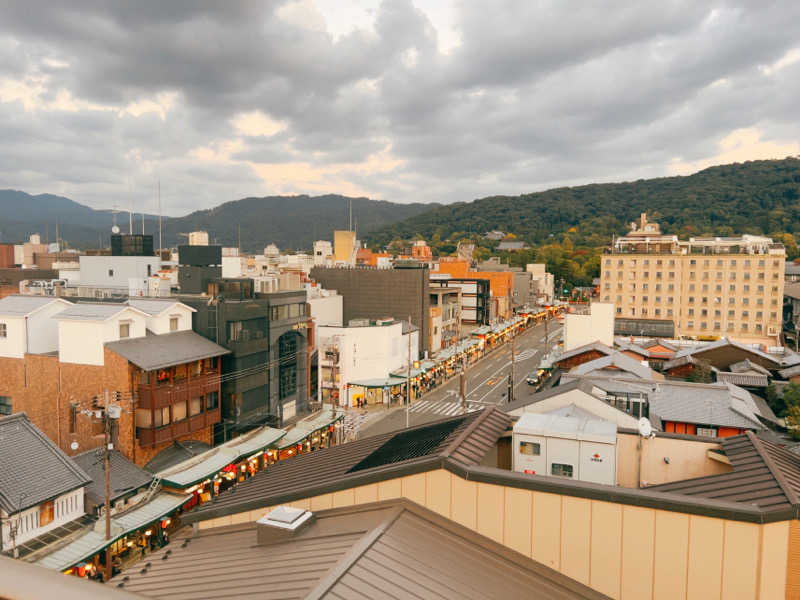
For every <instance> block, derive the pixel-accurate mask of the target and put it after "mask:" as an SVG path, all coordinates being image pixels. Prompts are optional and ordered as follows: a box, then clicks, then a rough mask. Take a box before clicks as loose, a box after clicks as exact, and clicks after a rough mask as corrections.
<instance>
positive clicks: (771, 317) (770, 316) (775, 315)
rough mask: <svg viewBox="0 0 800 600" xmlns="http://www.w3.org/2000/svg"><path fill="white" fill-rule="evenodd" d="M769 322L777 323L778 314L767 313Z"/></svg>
mask: <svg viewBox="0 0 800 600" xmlns="http://www.w3.org/2000/svg"><path fill="white" fill-rule="evenodd" d="M769 320H770V321H777V320H778V313H776V312H771V313H769Z"/></svg>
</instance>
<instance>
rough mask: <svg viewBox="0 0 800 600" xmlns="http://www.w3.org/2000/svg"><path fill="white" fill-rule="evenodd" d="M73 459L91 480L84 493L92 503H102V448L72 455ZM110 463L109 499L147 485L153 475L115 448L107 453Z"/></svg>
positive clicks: (103, 475) (103, 469)
mask: <svg viewBox="0 0 800 600" xmlns="http://www.w3.org/2000/svg"><path fill="white" fill-rule="evenodd" d="M72 460H74V461H75V462H76V463H77V464H78V466H79V467H81V469H83V470H84V471H85V472H86V473H87V474H88V475H89V477H91V478H92V482H91V483H90V484H89V486H88V487H87V488H86V495H87V496H88V497H89V500H90V501H92V502H93V503H94V504H102V503H103V502H104V500H105V493H106V491H105V489H106V488H105V468H104V464H103V463H104V461H103V450H102V448H100V449H94V450H88V451H87V452H83V453H81V454H78V455H77V456H73V457H72ZM109 462H110V464H111V470H110V473H111V486H110V487H111V501H112V502H113V501H114V500H116V499H117V498H120V497H121V496H124V495H125V494H127V493H129V492H131V491H133V490H136V489H138V488H140V487H144V486H146V485H149V484H150V482H151V481H152V480H153V476H152V475H151V474H150V473H148V472H147V471H144V470H143V469H140V468H139V467H137V466H136V465H135V464H133V463H132V462H131V461H129V460H128V459H127V458H125V457H124V456H123V455H122V454H120V453H119V452H118V451H117V450H114V451H112V452H111V453H110V454H109Z"/></svg>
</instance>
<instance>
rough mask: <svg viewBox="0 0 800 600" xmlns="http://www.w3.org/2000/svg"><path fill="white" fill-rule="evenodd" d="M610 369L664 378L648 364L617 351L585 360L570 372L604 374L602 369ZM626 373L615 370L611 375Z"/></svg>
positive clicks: (647, 376)
mask: <svg viewBox="0 0 800 600" xmlns="http://www.w3.org/2000/svg"><path fill="white" fill-rule="evenodd" d="M609 369H613V370H614V371H617V370H619V371H623V372H624V373H630V374H631V375H633V376H635V377H638V378H639V379H650V380H652V379H663V376H662V375H660V374H659V373H656V372H655V371H653V369H651V368H650V367H648V366H647V365H643V364H642V363H640V362H639V361H638V360H636V359H634V358H631V357H630V356H627V355H625V354H622V353H621V352H616V351H615V352H613V353H612V354H610V355H608V356H601V357H600V358H596V359H594V360H590V361H588V362H585V363H583V364H582V365H578V366H577V367H573V368H572V369H570V370H569V373H568V374H569V375H570V376H573V377H581V376H583V375H590V374H593V375H602V374H601V373H599V372H600V371H603V370H609ZM624 373H616V372H615V373H613V374H611V375H609V377H612V376H613V377H623V376H624Z"/></svg>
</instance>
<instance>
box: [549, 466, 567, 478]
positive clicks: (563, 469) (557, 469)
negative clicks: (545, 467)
mask: <svg viewBox="0 0 800 600" xmlns="http://www.w3.org/2000/svg"><path fill="white" fill-rule="evenodd" d="M550 474H551V475H555V476H556V477H572V465H565V464H561V463H553V464H552V465H550Z"/></svg>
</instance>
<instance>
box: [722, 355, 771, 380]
mask: <svg viewBox="0 0 800 600" xmlns="http://www.w3.org/2000/svg"><path fill="white" fill-rule="evenodd" d="M728 370H729V371H731V372H732V373H747V372H748V371H755V372H756V373H761V374H762V375H767V376H768V375H769V374H770V372H769V369H765V368H764V367H762V366H761V365H759V364H758V363H754V362H752V361H751V360H750V359H749V358H745V359H744V360H742V361H739V362H736V363H733V364H731V365H729V366H728Z"/></svg>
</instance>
